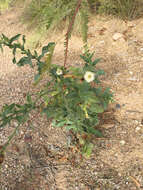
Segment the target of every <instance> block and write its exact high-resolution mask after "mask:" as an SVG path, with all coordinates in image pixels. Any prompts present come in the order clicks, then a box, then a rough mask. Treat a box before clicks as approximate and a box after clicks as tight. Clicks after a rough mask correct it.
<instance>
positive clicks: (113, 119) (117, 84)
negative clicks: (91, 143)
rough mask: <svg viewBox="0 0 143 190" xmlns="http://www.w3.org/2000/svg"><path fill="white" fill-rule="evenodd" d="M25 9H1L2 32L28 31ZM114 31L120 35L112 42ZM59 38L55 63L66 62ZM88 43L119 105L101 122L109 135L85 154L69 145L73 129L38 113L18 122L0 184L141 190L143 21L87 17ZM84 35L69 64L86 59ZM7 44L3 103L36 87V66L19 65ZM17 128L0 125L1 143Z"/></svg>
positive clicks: (0, 87)
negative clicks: (23, 122) (54, 124)
mask: <svg viewBox="0 0 143 190" xmlns="http://www.w3.org/2000/svg"><path fill="white" fill-rule="evenodd" d="M19 15H20V10H17V9H16V10H15V9H12V10H9V11H6V12H5V13H3V14H2V15H0V33H4V34H6V35H8V36H13V35H15V34H17V33H22V34H26V35H27V38H28V37H29V36H30V32H28V31H27V30H26V28H25V26H23V25H22V24H21V23H20V22H19V20H18V17H19ZM115 33H120V34H122V37H121V38H119V39H118V40H116V41H115V40H113V36H114V34H115ZM55 39H56V42H57V46H56V51H55V57H54V59H53V61H54V62H55V63H59V64H62V63H63V41H64V37H63V34H58V35H56V36H52V37H50V39H48V40H47V41H46V42H44V43H43V45H44V44H46V43H47V42H48V41H55ZM89 44H90V48H91V49H92V50H95V56H96V57H101V58H102V60H101V63H100V64H99V65H98V67H100V68H101V69H104V70H105V72H106V76H104V77H102V82H103V84H104V85H106V86H110V87H111V89H112V91H113V92H114V99H115V103H113V104H112V105H111V106H110V108H109V110H108V111H107V112H106V113H105V115H104V118H103V121H102V123H101V125H100V128H101V130H102V131H103V134H104V136H105V138H103V139H95V147H94V151H93V154H92V156H91V158H90V159H83V160H82V159H81V158H80V155H79V154H78V153H76V150H75V149H74V148H73V147H70V148H69V147H68V146H67V140H68V139H69V138H70V136H69V134H68V133H67V132H66V131H64V130H62V129H55V128H52V127H51V125H50V122H48V121H46V118H40V116H39V115H38V114H37V115H36V113H34V114H33V116H32V118H31V121H32V123H31V122H29V123H27V124H26V125H24V126H22V127H21V130H20V131H19V134H18V135H17V136H16V137H15V138H14V140H13V141H12V143H11V145H10V146H9V147H8V150H7V152H6V155H5V160H4V162H3V163H2V165H1V174H0V190H118V189H119V190H125V189H126V190H139V189H140V190H141V189H143V148H142V146H143V19H138V20H134V21H132V22H128V23H125V22H123V21H121V20H118V19H113V18H112V19H111V18H107V17H96V18H94V19H91V21H90V23H89ZM81 49H82V41H81V39H80V38H79V37H75V36H74V37H72V39H71V41H70V54H69V58H68V63H69V64H82V63H81V60H80V58H79V54H80V53H81ZM11 58H12V55H11V53H10V51H9V50H8V49H5V51H4V54H1V56H0V107H1V106H2V105H3V104H4V103H11V102H23V101H24V97H23V94H24V93H26V92H28V91H29V90H30V91H31V92H33V91H34V90H35V89H34V88H33V86H32V79H33V76H34V71H32V70H31V69H30V68H28V67H23V68H17V67H16V66H15V65H13V64H12V62H11ZM15 127H16V124H15V123H14V124H13V125H11V126H10V127H8V128H4V129H0V143H1V144H3V143H4V142H6V140H7V138H8V135H9V134H10V133H11V132H12V130H13V129H14V128H15Z"/></svg>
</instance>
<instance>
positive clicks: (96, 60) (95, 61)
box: [92, 58, 101, 66]
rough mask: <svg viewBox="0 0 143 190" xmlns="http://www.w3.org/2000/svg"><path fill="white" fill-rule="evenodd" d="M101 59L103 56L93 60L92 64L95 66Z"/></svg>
mask: <svg viewBox="0 0 143 190" xmlns="http://www.w3.org/2000/svg"><path fill="white" fill-rule="evenodd" d="M100 61H101V58H98V59H95V60H94V61H93V62H92V66H95V65H96V64H97V63H98V62H100Z"/></svg>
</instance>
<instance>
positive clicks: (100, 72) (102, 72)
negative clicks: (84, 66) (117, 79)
mask: <svg viewBox="0 0 143 190" xmlns="http://www.w3.org/2000/svg"><path fill="white" fill-rule="evenodd" d="M96 75H105V72H104V71H103V70H98V71H96Z"/></svg>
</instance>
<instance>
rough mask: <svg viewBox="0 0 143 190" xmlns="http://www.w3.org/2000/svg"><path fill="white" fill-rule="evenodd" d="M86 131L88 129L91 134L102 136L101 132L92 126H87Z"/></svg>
mask: <svg viewBox="0 0 143 190" xmlns="http://www.w3.org/2000/svg"><path fill="white" fill-rule="evenodd" d="M87 131H88V132H89V133H91V134H93V135H95V136H97V137H103V135H102V133H101V132H100V131H99V130H97V129H94V128H93V127H88V128H87Z"/></svg>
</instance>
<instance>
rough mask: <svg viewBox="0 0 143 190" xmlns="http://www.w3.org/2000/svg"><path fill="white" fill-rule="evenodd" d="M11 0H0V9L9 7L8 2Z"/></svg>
mask: <svg viewBox="0 0 143 190" xmlns="http://www.w3.org/2000/svg"><path fill="white" fill-rule="evenodd" d="M10 2H11V0H1V1H0V10H2V11H3V10H5V9H7V8H8V7H9V3H10Z"/></svg>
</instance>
